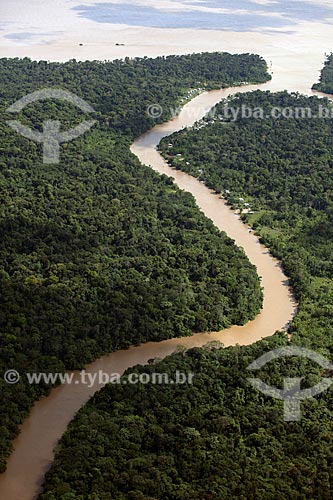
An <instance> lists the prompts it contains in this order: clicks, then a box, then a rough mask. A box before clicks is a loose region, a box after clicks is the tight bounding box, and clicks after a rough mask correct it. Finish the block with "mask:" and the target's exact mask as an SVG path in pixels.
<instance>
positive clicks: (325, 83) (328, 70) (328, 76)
mask: <svg viewBox="0 0 333 500" xmlns="http://www.w3.org/2000/svg"><path fill="white" fill-rule="evenodd" d="M312 89H313V90H318V91H319V92H324V93H325V94H333V52H332V53H331V54H329V55H327V57H326V61H325V66H324V67H323V69H322V70H321V72H320V77H319V83H315V84H313V86H312Z"/></svg>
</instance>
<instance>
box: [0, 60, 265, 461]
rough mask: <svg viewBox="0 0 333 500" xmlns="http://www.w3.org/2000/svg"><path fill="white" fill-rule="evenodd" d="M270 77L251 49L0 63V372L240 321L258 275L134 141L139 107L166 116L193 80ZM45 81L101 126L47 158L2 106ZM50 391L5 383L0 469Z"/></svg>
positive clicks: (65, 115)
mask: <svg viewBox="0 0 333 500" xmlns="http://www.w3.org/2000/svg"><path fill="white" fill-rule="evenodd" d="M268 78H269V75H268V74H267V68H266V63H265V62H264V60H263V59H262V58H260V57H259V56H255V55H251V54H245V55H230V54H226V53H213V54H205V53H203V54H196V55H189V56H169V57H159V58H157V59H148V58H144V59H129V58H127V59H125V60H124V61H120V60H118V61H114V62H98V61H93V62H76V61H75V60H71V61H69V62H67V63H64V64H60V63H47V62H45V61H40V62H33V61H31V60H30V59H28V58H25V59H22V60H20V59H1V60H0V109H1V112H2V115H3V116H4V118H5V119H4V120H3V121H2V122H1V125H0V136H1V157H0V186H1V205H0V227H1V229H0V231H1V240H0V241H1V242H0V255H1V259H0V296H1V304H0V342H1V354H0V365H1V368H0V370H1V373H4V372H5V371H6V370H7V369H8V368H11V369H16V370H17V371H18V372H19V373H20V374H24V373H25V372H27V371H28V372H33V371H37V372H39V371H47V372H53V371H54V372H61V371H64V370H66V369H78V368H82V367H83V366H84V364H86V363H87V362H89V361H92V360H94V359H96V358H97V357H98V356H100V355H102V354H103V353H107V352H111V351H113V350H116V349H120V348H126V347H128V346H129V345H131V344H137V343H141V342H146V341H148V340H155V341H157V340H162V339H166V338H170V337H176V336H184V335H190V334H191V333H192V332H195V331H204V330H216V329H222V328H225V327H227V326H229V325H230V324H234V323H237V324H244V323H246V322H247V321H248V320H249V319H250V318H253V317H254V316H255V315H256V314H257V313H258V311H259V310H260V307H261V304H262V292H261V288H260V282H259V278H258V277H257V275H256V270H255V268H254V266H252V265H251V264H250V263H249V261H248V259H247V258H246V256H245V254H244V252H243V251H241V250H240V249H238V248H236V247H235V246H234V244H233V242H232V241H231V240H230V239H229V238H228V237H227V236H226V235H225V234H222V233H220V232H219V231H218V230H217V229H216V228H215V227H214V226H213V224H212V223H211V222H210V221H209V220H207V219H206V218H205V217H204V216H203V214H202V213H201V212H200V211H199V210H198V208H197V207H196V204H195V201H194V199H193V197H192V196H191V195H189V194H187V193H185V192H182V191H180V190H179V189H177V187H176V186H175V185H174V184H173V182H172V180H171V179H170V178H168V177H166V176H162V177H160V176H158V175H157V174H155V173H154V172H153V171H152V170H151V169H149V168H148V167H144V166H142V165H140V163H139V162H138V161H137V159H136V158H135V157H134V156H133V155H132V154H131V153H130V151H129V145H130V144H131V142H132V140H133V139H134V138H135V137H136V136H138V135H139V134H141V133H142V132H144V131H146V130H147V129H149V128H150V127H152V126H153V125H155V124H156V121H154V120H152V119H151V118H150V117H149V116H148V114H147V112H146V110H147V107H148V106H149V105H151V104H153V103H159V104H160V105H161V106H162V107H163V108H164V109H165V114H164V115H163V116H161V117H160V121H164V120H165V119H167V118H168V117H169V116H168V111H167V110H168V109H169V107H170V106H175V105H176V104H179V103H180V102H181V100H182V99H183V98H184V96H186V95H187V93H188V91H189V89H197V88H198V87H199V86H200V87H201V88H207V89H211V88H217V87H222V86H227V85H232V84H233V83H238V82H240V81H250V82H263V81H265V80H267V79H268ZM45 87H51V88H60V89H63V90H68V91H71V92H73V93H75V94H77V95H78V96H80V97H81V98H83V99H85V100H86V101H87V102H88V103H89V104H90V105H92V106H93V107H94V109H95V113H93V118H94V119H95V120H96V121H97V123H96V124H95V126H94V128H93V129H91V131H90V132H89V133H87V134H86V135H84V136H81V137H80V138H78V139H76V140H74V141H72V142H68V143H66V144H63V145H62V146H61V152H60V155H61V156H60V163H59V164H55V165H45V164H43V163H42V147H41V145H39V144H36V143H34V142H32V141H29V140H27V139H25V138H23V137H22V136H21V135H19V134H17V133H16V132H13V130H12V129H11V128H9V126H8V125H7V124H6V120H9V119H13V116H12V115H11V116H10V113H6V109H7V108H8V106H9V105H11V104H13V102H15V101H16V100H18V99H20V98H21V97H23V96H25V95H26V94H28V93H30V92H33V91H36V90H39V89H42V88H45ZM82 115H84V113H82V112H81V111H79V110H78V108H76V107H74V106H73V105H71V104H68V103H64V102H61V101H58V100H47V101H41V102H38V103H34V104H31V105H29V106H27V107H26V108H25V109H24V110H23V111H22V112H21V113H20V114H19V115H18V116H16V117H15V118H16V119H18V120H20V121H21V122H22V123H25V124H26V125H28V126H29V127H31V128H32V129H36V130H41V129H42V124H43V121H44V120H45V119H46V118H47V119H48V120H50V119H56V120H59V121H60V122H61V123H62V130H67V129H69V128H70V127H71V126H74V125H77V124H78V123H80V122H81V121H82V119H83V118H84V116H82ZM91 118H92V116H91V115H89V119H91ZM48 389H49V388H48V387H44V386H38V387H37V386H30V385H28V383H27V382H26V381H25V379H24V377H22V378H21V382H20V383H18V384H17V385H8V384H5V383H4V381H3V380H2V378H1V381H0V393H1V401H2V405H1V431H0V432H1V437H0V446H1V453H0V457H1V459H0V469H1V470H4V469H5V460H6V457H7V456H8V454H9V453H10V451H11V441H12V439H13V437H14V436H15V435H16V434H17V432H18V425H19V424H20V422H22V420H23V418H24V417H25V416H26V415H27V414H28V412H29V409H30V407H31V405H32V403H33V402H34V401H35V400H36V399H37V398H39V397H41V396H42V395H45V394H46V393H47V391H48Z"/></svg>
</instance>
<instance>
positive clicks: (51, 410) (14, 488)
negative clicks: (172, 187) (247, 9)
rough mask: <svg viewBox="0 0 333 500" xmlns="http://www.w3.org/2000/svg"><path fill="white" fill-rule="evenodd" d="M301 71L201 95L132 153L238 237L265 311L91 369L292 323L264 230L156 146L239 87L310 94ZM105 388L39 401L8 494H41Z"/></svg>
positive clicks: (17, 446)
mask: <svg viewBox="0 0 333 500" xmlns="http://www.w3.org/2000/svg"><path fill="white" fill-rule="evenodd" d="M316 66H318V68H319V67H320V66H321V61H316ZM314 67H315V66H314ZM314 67H313V68H312V69H314ZM318 68H317V69H318ZM307 70H309V68H307ZM297 76H299V75H297ZM297 76H294V78H293V77H292V75H291V74H290V72H289V71H282V70H281V71H280V73H279V74H278V75H277V76H276V75H274V79H273V81H272V82H269V83H268V84H264V85H255V86H244V87H235V88H232V89H226V90H220V91H212V92H206V93H204V94H201V95H199V96H198V97H196V98H194V99H193V100H192V101H191V102H190V103H188V104H187V105H186V106H185V107H184V108H183V111H182V112H181V113H180V115H179V116H178V117H177V118H175V119H173V120H171V121H170V122H168V123H165V124H163V125H159V126H156V127H155V128H153V129H152V130H151V131H149V132H147V133H146V134H144V135H143V136H141V137H140V138H138V139H137V140H136V141H135V142H134V144H133V145H132V147H131V150H132V152H133V153H134V154H135V155H137V156H138V158H139V159H140V160H141V162H142V163H145V164H147V165H149V166H151V168H153V169H154V170H155V171H157V172H159V173H164V174H167V175H170V176H172V177H173V178H174V179H175V182H176V184H177V185H178V186H179V187H180V188H181V189H184V190H186V191H189V192H190V193H192V195H193V196H194V197H195V199H196V202H197V204H198V206H199V207H200V209H201V210H202V211H203V212H204V214H205V215H206V216H207V217H209V218H210V219H211V220H212V221H213V222H214V224H215V225H216V226H217V227H218V228H219V229H221V230H223V231H225V232H226V233H227V234H228V235H229V236H230V237H231V238H232V239H234V240H235V242H236V244H237V245H239V246H240V247H243V249H244V251H245V253H246V255H247V256H248V258H249V259H250V261H251V262H252V263H253V264H254V265H255V266H256V267H257V270H258V274H259V276H261V280H262V281H261V282H262V286H263V288H264V304H263V309H262V311H261V312H260V314H259V315H258V316H257V317H256V319H255V320H253V321H250V322H249V323H247V324H246V325H245V326H233V327H231V328H229V329H227V330H223V331H221V332H214V333H199V334H195V335H193V336H192V337H186V338H177V339H170V340H166V341H162V342H158V343H152V342H148V343H146V344H143V345H139V346H135V347H134V346H133V347H131V348H129V349H127V350H122V351H118V352H114V353H112V354H109V355H107V356H103V357H102V358H100V359H98V360H96V361H95V362H93V363H91V364H90V365H89V366H88V367H87V372H91V373H94V372H98V370H103V371H104V372H106V373H122V372H124V371H125V370H126V369H127V368H129V367H131V366H133V365H136V364H141V365H144V364H146V363H147V361H148V359H149V358H154V357H158V358H164V357H165V356H168V355H169V354H171V353H172V352H174V351H175V350H176V349H177V347H178V346H179V345H181V346H185V347H186V348H190V347H196V346H203V345H205V344H206V343H207V342H210V341H213V340H218V341H220V342H222V343H223V344H224V345H225V346H233V345H236V344H240V345H248V344H251V343H253V342H256V341H258V340H260V339H262V338H264V337H267V336H269V335H272V334H273V333H274V332H275V331H276V330H280V329H283V328H285V327H286V325H287V324H288V323H289V322H290V320H291V318H292V316H293V314H294V312H295V307H296V306H295V302H294V299H293V296H292V293H291V290H290V288H289V286H288V280H287V278H286V276H285V275H284V274H283V272H282V269H281V266H280V264H279V262H278V261H277V260H276V259H275V258H273V257H272V256H271V255H270V254H269V251H268V250H267V248H265V247H264V246H263V245H261V244H260V243H259V241H258V238H257V236H256V235H255V234H253V233H250V232H249V230H248V227H247V226H246V225H244V224H243V223H242V222H241V220H240V219H239V216H238V215H236V214H235V213H234V212H233V211H232V210H230V209H229V208H228V207H227V205H226V204H225V202H224V200H223V199H221V198H220V197H219V196H218V195H216V194H215V193H214V192H213V191H211V190H210V189H208V188H207V187H205V185H204V184H202V183H200V182H199V181H198V180H196V179H194V178H193V177H191V176H190V175H187V174H186V173H182V172H180V171H176V170H174V169H171V168H170V167H169V166H168V165H167V164H166V163H165V161H164V160H163V159H162V157H161V156H160V154H159V153H158V152H157V151H156V146H157V144H158V143H159V141H160V140H161V139H162V137H165V136H167V135H169V134H171V133H172V132H175V131H177V130H180V129H182V128H183V127H184V126H190V125H192V124H193V123H194V122H195V121H196V120H198V119H199V118H201V117H202V116H203V115H204V114H205V112H206V111H208V110H209V109H210V108H211V107H212V106H214V105H215V104H216V103H217V102H219V101H220V100H221V99H222V98H223V97H226V96H228V95H231V94H235V93H236V92H247V91H249V90H254V89H262V90H263V89H270V90H284V89H287V90H290V91H293V90H298V91H300V92H303V93H310V90H309V86H308V85H307V84H304V85H303V86H302V85H301V82H298V83H297V81H295V80H297ZM316 78H317V72H315V73H314V75H313V79H312V81H315V80H316ZM310 80H311V75H310V77H309V73H308V72H307V74H306V79H304V81H305V82H306V81H310ZM100 388H101V385H98V384H96V385H94V386H93V387H91V388H89V387H88V386H87V385H83V384H82V383H81V381H80V379H79V376H78V374H76V375H75V379H74V381H73V383H72V384H71V385H63V386H60V387H57V388H55V389H53V390H52V391H51V393H50V395H49V396H48V397H46V398H43V399H42V400H40V401H38V402H37V403H36V404H35V405H34V407H33V408H32V410H31V413H30V415H29V417H28V418H27V419H26V420H25V421H24V423H23V425H22V426H21V432H20V435H19V436H18V437H17V439H15V441H14V451H13V453H12V455H11V456H10V458H9V460H8V467H7V470H6V472H5V473H4V474H2V475H1V477H0V498H1V500H33V499H35V498H36V496H37V495H38V493H39V491H40V487H41V484H42V482H43V478H44V474H45V472H46V470H47V469H48V468H49V467H50V464H51V463H52V459H53V450H54V447H55V445H56V443H57V441H58V440H59V439H60V438H61V436H62V434H63V433H64V432H65V430H66V428H67V426H68V424H69V422H70V421H71V419H72V418H73V417H74V415H75V413H76V412H77V411H78V410H79V408H80V407H81V406H82V405H84V404H85V403H86V402H87V401H88V399H89V398H90V397H91V396H92V395H93V394H94V393H95V392H96V391H97V390H99V389H100Z"/></svg>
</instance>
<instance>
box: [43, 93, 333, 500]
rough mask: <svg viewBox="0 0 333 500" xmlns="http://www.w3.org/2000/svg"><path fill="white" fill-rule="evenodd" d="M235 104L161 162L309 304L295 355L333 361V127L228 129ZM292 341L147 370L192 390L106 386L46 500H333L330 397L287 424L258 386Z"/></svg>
mask: <svg viewBox="0 0 333 500" xmlns="http://www.w3.org/2000/svg"><path fill="white" fill-rule="evenodd" d="M228 104H230V105H232V106H234V107H237V106H241V105H242V104H243V105H246V106H248V107H262V108H263V109H265V111H266V113H267V115H269V114H270V112H271V109H272V108H273V107H284V108H285V107H291V108H297V107H307V108H311V109H312V111H313V112H316V111H318V105H319V104H322V105H324V106H328V107H330V106H331V104H330V103H329V102H328V101H327V100H324V101H322V100H320V101H319V99H318V98H316V97H311V98H307V97H303V96H301V95H299V94H288V93H287V92H280V93H277V94H271V93H269V92H259V91H258V92H254V93H248V94H240V95H238V96H236V97H235V98H234V99H233V100H232V103H230V102H229V103H228ZM223 106H225V103H222V104H219V105H218V106H217V110H216V113H215V115H214V116H215V118H213V119H212V115H210V116H208V117H207V118H206V119H205V120H203V121H202V122H199V123H198V124H196V125H195V126H194V127H193V128H192V129H188V130H184V131H182V132H179V133H176V134H174V135H173V136H171V137H168V138H167V139H165V140H164V141H163V142H162V144H161V151H162V152H163V154H164V156H165V157H166V158H167V159H168V161H169V162H170V164H171V165H173V166H174V167H175V168H178V169H182V170H185V171H187V172H190V173H191V174H192V175H194V176H196V177H198V178H200V180H202V181H203V182H205V183H206V184H207V185H208V186H210V187H214V189H216V190H217V191H219V192H221V193H222V195H223V196H225V197H226V198H227V199H228V200H229V203H230V204H231V205H232V206H233V207H234V208H235V209H239V210H240V211H241V212H242V217H243V218H244V220H246V221H247V222H248V223H249V224H251V225H252V228H253V229H254V230H255V231H257V232H258V233H259V234H260V237H261V239H262V241H263V242H265V244H266V245H268V246H269V247H270V249H271V251H272V252H273V253H274V254H275V255H277V256H278V257H279V258H281V259H282V262H283V265H284V267H285V270H286V272H287V273H288V274H289V276H290V278H291V280H292V283H293V286H294V287H295V290H296V293H297V295H298V298H299V301H300V306H299V311H298V314H297V315H296V317H295V319H294V321H293V323H292V325H291V328H290V332H291V333H292V338H291V343H292V345H300V346H303V347H308V348H312V349H314V350H315V351H317V352H319V353H321V354H323V355H325V356H327V358H330V359H332V354H333V340H332V339H333V307H332V297H333V286H332V279H331V277H332V269H333V243H332V218H333V202H332V192H333V191H332V189H333V185H332V168H333V163H332V157H333V131H332V127H331V120H327V119H326V120H325V119H320V118H318V119H314V118H312V119H306V118H301V119H300V118H288V119H284V118H281V119H256V118H239V119H237V120H236V121H231V120H229V121H228V120H218V119H216V117H217V116H219V115H223ZM266 113H265V114H266ZM213 122H214V123H213ZM171 144H172V147H170V145H171ZM288 342H289V341H288V339H287V336H286V335H285V334H283V333H276V334H275V335H274V336H272V337H271V338H269V339H265V340H263V341H261V342H258V343H256V344H255V345H252V346H250V347H234V348H228V349H220V350H219V349H215V348H214V347H216V346H211V347H208V348H207V349H192V350H190V351H187V352H186V353H179V354H177V355H174V356H171V357H169V358H167V359H166V360H164V361H162V362H160V363H158V364H157V365H155V366H153V367H148V368H147V367H144V368H137V371H139V372H140V371H141V372H142V371H144V372H147V371H157V372H167V373H174V372H175V370H177V369H181V370H183V371H187V372H193V373H194V374H195V376H194V380H193V386H191V385H183V386H168V385H163V386H154V385H139V386H138V385H136V386H133V385H132V386H130V385H124V386H107V387H106V388H105V389H103V390H102V391H100V392H99V393H98V394H96V395H95V397H94V398H93V399H92V400H91V401H90V402H89V403H88V405H86V407H85V408H83V409H82V410H81V411H80V412H79V413H78V415H77V417H76V418H75V420H74V421H73V422H72V424H71V425H70V427H69V429H68V431H67V433H66V434H65V436H64V437H63V439H62V441H61V443H60V446H59V448H58V450H57V454H56V459H55V462H54V465H53V466H52V468H51V470H50V472H49V473H48V474H47V480H46V484H45V490H44V493H43V494H42V495H41V496H40V500H97V499H98V500H111V499H115V498H117V499H119V500H161V499H163V500H171V499H172V500H175V499H176V500H193V499H198V500H199V499H200V500H203V499H204V500H222V499H225V498H231V499H235V500H236V499H237V500H239V499H241V500H268V499H272V500H273V499H274V500H285V499H287V498H290V499H291V498H292V499H297V500H308V499H309V498H310V499H316V500H330V499H331V498H332V493H333V489H332V481H333V477H332V474H333V472H332V471H333V451H332V450H333V446H332V445H333V441H332V440H333V433H332V410H333V392H332V389H329V390H327V391H326V392H324V393H322V394H321V395H319V396H316V398H313V399H308V400H306V401H304V402H302V419H301V420H300V421H299V422H284V421H283V417H282V410H283V403H282V402H279V401H276V400H274V399H271V398H267V397H266V396H263V395H262V394H261V393H260V392H259V391H257V390H254V389H253V388H252V387H251V386H250V384H249V383H248V381H247V380H246V379H247V377H248V371H247V369H246V368H247V366H248V365H249V364H250V363H251V362H252V361H253V360H254V359H256V358H258V357H259V356H260V355H262V354H263V353H264V352H267V351H269V350H271V349H273V348H276V347H278V346H282V345H287V344H288ZM256 375H258V377H259V378H261V379H262V380H263V381H265V382H266V383H267V384H269V385H273V386H276V387H282V386H283V377H286V376H287V377H302V387H303V388H305V387H311V386H313V385H314V384H315V383H317V382H318V381H319V380H320V379H321V378H322V376H328V377H331V376H332V372H329V373H323V370H322V369H321V368H320V367H319V366H318V365H317V364H315V363H313V362H310V361H305V360H304V359H301V358H292V359H289V360H286V359H279V360H275V361H274V362H270V364H269V366H267V367H265V368H263V369H261V370H260V372H259V373H256Z"/></svg>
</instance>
